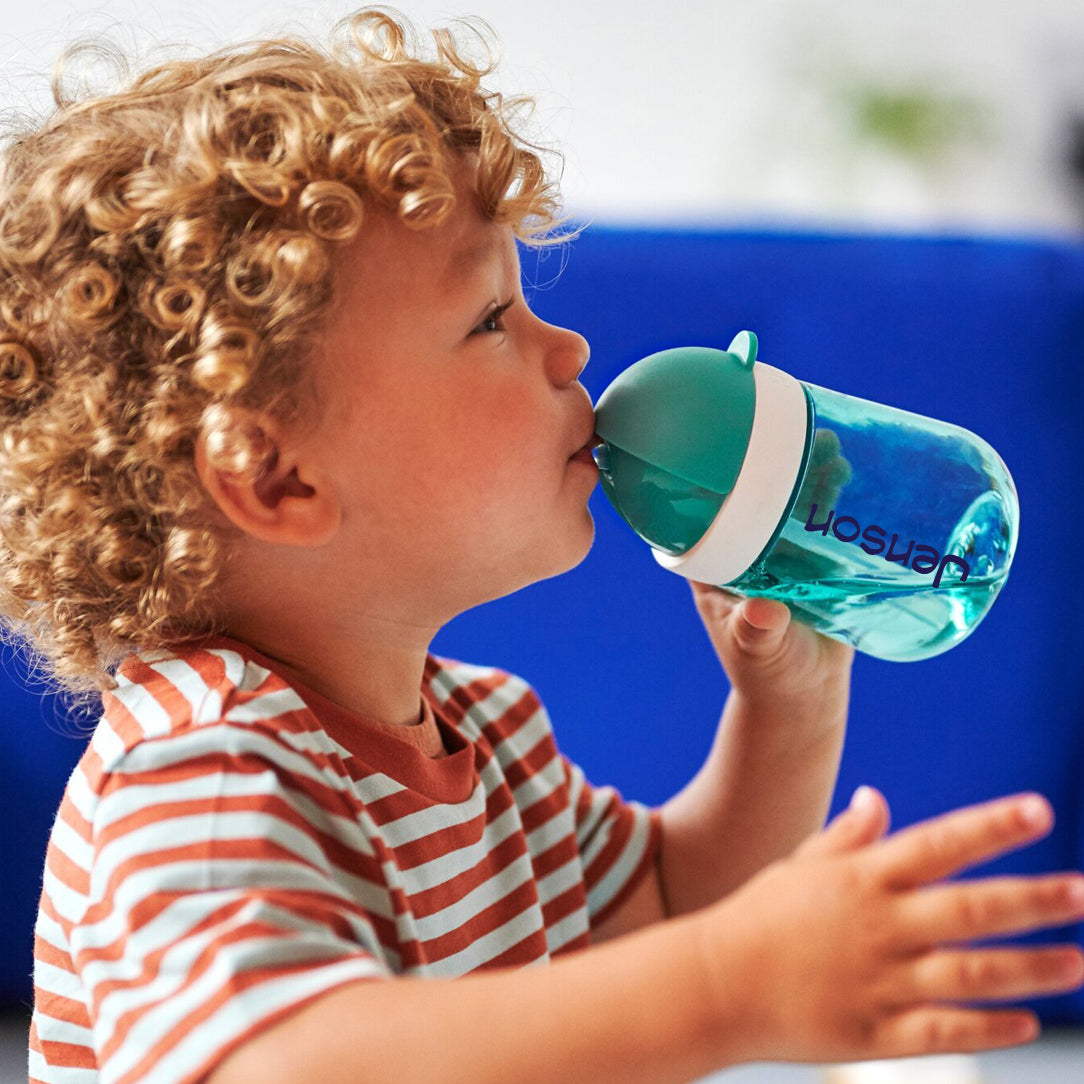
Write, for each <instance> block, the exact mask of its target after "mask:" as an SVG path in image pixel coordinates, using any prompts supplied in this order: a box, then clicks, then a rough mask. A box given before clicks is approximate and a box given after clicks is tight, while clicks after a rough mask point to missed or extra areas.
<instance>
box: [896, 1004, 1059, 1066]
mask: <svg viewBox="0 0 1084 1084" xmlns="http://www.w3.org/2000/svg"><path fill="white" fill-rule="evenodd" d="M1038 1034H1039V1018H1038V1017H1037V1016H1036V1015H1035V1013H1032V1012H1027V1011H1025V1010H1022V1009H957V1008H939V1007H936V1006H924V1007H921V1008H917V1009H911V1010H910V1011H908V1012H904V1013H900V1014H899V1015H897V1016H894V1017H891V1018H890V1019H889V1020H887V1021H885V1022H884V1024H883V1025H882V1026H881V1028H880V1029H879V1031H878V1035H877V1037H876V1040H875V1041H876V1046H877V1049H878V1051H881V1054H880V1056H881V1057H891V1058H899V1057H908V1056H914V1055H922V1054H971V1053H974V1052H976V1051H979V1050H991V1049H996V1048H997V1047H1005V1046H1016V1045H1018V1044H1019V1043H1026V1042H1030V1041H1031V1040H1032V1039H1034V1038H1035V1037H1036V1036H1037V1035H1038Z"/></svg>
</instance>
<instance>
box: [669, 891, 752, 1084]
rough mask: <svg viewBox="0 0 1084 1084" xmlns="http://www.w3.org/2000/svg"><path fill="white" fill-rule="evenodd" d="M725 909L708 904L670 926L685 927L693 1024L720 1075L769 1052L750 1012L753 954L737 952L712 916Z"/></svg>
mask: <svg viewBox="0 0 1084 1084" xmlns="http://www.w3.org/2000/svg"><path fill="white" fill-rule="evenodd" d="M727 906H728V904H727V903H720V904H713V905H711V906H710V907H706V908H703V909H701V910H699V911H694V912H692V913H691V914H688V915H686V916H683V918H682V919H680V920H671V921H672V922H677V921H685V922H687V923H688V932H687V934H686V943H687V944H688V945H689V947H690V948H691V950H692V952H691V954H692V956H693V957H694V959H693V960H692V961H691V963H690V966H689V968H688V972H687V973H688V975H689V977H690V980H691V981H692V982H693V983H694V984H695V988H696V997H697V1000H698V1001H699V1002H700V1003H701V1005H702V1006H703V1012H702V1014H701V1018H700V1021H699V1023H700V1025H701V1027H702V1039H703V1042H704V1043H705V1044H706V1045H707V1046H708V1047H709V1049H710V1051H711V1057H712V1060H713V1063H714V1064H716V1065H718V1067H719V1068H720V1069H723V1068H726V1067H728V1066H732V1065H741V1064H743V1063H746V1062H751V1061H759V1060H762V1058H761V1057H760V1055H759V1054H758V1051H760V1050H763V1049H766V1048H767V1047H768V1046H770V1043H767V1042H766V1036H765V1035H764V1034H763V1032H764V1020H763V1016H762V1014H761V1013H759V1012H758V1011H757V1008H756V989H757V985H758V984H757V982H756V973H755V968H754V967H753V966H751V965H753V964H755V962H756V960H755V957H756V953H752V954H750V953H748V952H744V951H741V948H742V946H741V945H740V944H739V941H740V938H739V937H738V936H735V934H734V933H732V932H731V931H736V930H737V925H736V924H734V925H732V924H731V923H729V922H726V920H724V919H723V918H722V916H721V915H719V914H718V911H719V909H720V908H721V907H727ZM734 917H735V918H736V917H737V916H734ZM724 930H725V933H723V935H722V936H720V934H721V931H724Z"/></svg>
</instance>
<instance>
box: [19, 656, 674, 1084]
mask: <svg viewBox="0 0 1084 1084" xmlns="http://www.w3.org/2000/svg"><path fill="white" fill-rule="evenodd" d="M118 681H119V687H118V688H117V689H115V690H114V691H113V692H112V693H107V694H106V695H105V696H104V698H103V701H104V703H103V707H104V711H103V715H102V718H101V720H100V721H99V723H98V725H97V727H96V729H95V732H94V735H93V737H92V738H91V740H90V742H89V744H88V747H87V750H86V752H85V753H84V755H83V757H82V759H81V760H80V761H79V764H78V765H77V767H76V769H75V771H74V772H73V774H72V776H71V779H70V780H69V782H68V785H67V788H66V789H65V792H64V797H63V800H62V802H61V805H60V809H59V811H58V813H57V817H56V821H55V823H54V827H53V830H52V834H51V837H50V841H49V847H48V851H47V855H46V861H45V875H44V882H43V890H42V896H41V904H40V907H39V911H38V920H37V925H36V927H35V938H34V986H35V996H34V1014H33V1019H32V1023H31V1028H30V1065H29V1070H30V1072H29V1075H30V1078H31V1080H33V1081H43V1082H49V1084H53V1082H56V1084H61V1082H62V1084H98V1082H102V1084H106V1082H108V1084H134V1082H135V1081H145V1080H146V1081H153V1082H154V1084H174V1082H176V1084H180V1082H186V1081H195V1080H198V1079H199V1078H200V1077H201V1076H203V1075H204V1074H205V1073H207V1072H209V1071H210V1070H211V1069H212V1068H213V1067H214V1066H215V1065H216V1064H217V1062H218V1061H219V1060H220V1059H221V1058H222V1057H223V1056H224V1055H225V1054H226V1053H227V1052H228V1051H229V1050H231V1049H233V1048H234V1047H236V1046H237V1045H238V1044H239V1043H241V1042H242V1041H243V1040H244V1039H245V1038H247V1037H249V1036H251V1035H252V1034H254V1033H255V1032H256V1031H257V1030H258V1029H260V1028H261V1027H263V1026H266V1025H268V1024H269V1023H270V1022H271V1021H273V1020H275V1019H277V1018H280V1017H281V1016H283V1015H284V1014H285V1013H286V1012H288V1011H290V1010H291V1009H294V1008H297V1007H299V1006H300V1005H302V1004H304V1003H305V1002H307V1001H309V1000H310V999H312V998H314V997H316V996H318V995H320V994H322V993H324V992H326V991H328V990H331V989H333V988H335V987H337V986H340V985H342V984H343V983H347V982H351V981H355V980H358V979H386V978H390V977H394V976H396V975H413V976H459V975H465V974H467V973H468V972H471V971H478V970H482V969H485V968H494V967H523V966H526V965H531V964H536V963H542V962H544V961H547V960H549V959H550V958H551V957H553V956H556V955H558V954H560V953H565V952H570V951H573V950H576V949H580V948H584V947H585V946H587V945H588V944H589V939H590V930H591V927H592V926H594V925H596V924H597V923H598V922H599V921H600V920H601V919H602V918H604V917H605V916H606V915H607V914H608V913H610V912H611V911H612V910H613V909H614V908H615V907H616V906H618V905H619V903H620V902H621V901H622V900H623V899H624V898H625V897H626V896H627V895H628V894H629V893H630V892H631V891H632V889H633V888H634V887H635V886H636V884H638V883H639V881H640V879H641V878H642V877H643V876H644V875H645V874H646V873H648V871H650V870H651V869H652V865H653V862H654V860H655V856H656V854H657V851H658V848H659V844H660V839H661V820H660V814H659V811H658V810H657V809H652V808H648V807H647V806H644V805H642V804H640V803H638V802H625V801H623V800H622V798H621V795H620V794H619V793H618V792H617V791H616V790H614V789H613V788H612V787H592V786H591V785H590V784H589V783H588V782H587V780H586V779H585V778H584V774H583V772H582V771H581V769H580V768H579V767H578V766H577V765H575V764H573V763H572V762H571V761H569V760H568V759H567V758H566V757H565V756H564V755H563V754H561V753H560V752H558V750H557V747H556V745H555V743H554V737H553V731H552V728H551V724H550V719H549V716H548V715H547V713H546V710H545V708H544V707H543V706H542V704H541V702H540V700H539V698H538V696H537V694H536V693H535V692H534V690H533V689H532V688H531V687H530V686H529V685H528V684H527V683H526V682H525V681H524V680H523V679H521V678H519V677H516V676H514V675H512V674H509V673H506V672H504V671H502V670H499V669H493V668H490V667H479V666H471V665H467V664H465V663H461V662H456V661H453V660H451V659H446V658H440V657H437V656H434V655H432V654H429V655H428V656H427V658H426V663H425V671H424V678H423V683H422V689H421V708H422V710H421V713H420V714H421V722H420V723H419V725H418V727H411V728H409V729H410V730H411V731H414V732H415V733H414V734H412V735H409V738H410V739H413V740H404V738H403V736H401V735H397V734H395V733H394V732H393V730H392V729H389V728H387V727H381V726H378V725H374V724H373V722H372V721H371V720H367V719H365V718H364V717H362V716H359V715H356V714H354V713H352V712H350V711H347V710H346V709H344V708H342V707H339V706H338V705H335V704H332V703H331V702H330V701H328V700H325V699H324V698H323V697H321V696H319V695H317V694H315V693H313V692H312V690H309V689H307V688H306V687H304V686H303V685H300V684H299V683H298V682H297V681H296V680H293V679H290V680H287V679H286V678H284V677H282V676H281V674H280V673H278V672H276V664H275V663H274V662H273V661H272V660H270V659H268V658H266V657H265V656H263V655H261V654H260V653H259V652H257V651H255V650H253V649H252V648H251V647H248V646H247V645H244V644H241V643H239V642H237V641H235V640H231V639H227V638H225V637H217V638H214V639H207V640H204V641H202V642H200V643H198V644H188V645H185V646H184V647H180V648H175V649H172V650H159V651H155V652H142V653H139V654H136V655H133V656H131V657H129V658H128V659H127V660H126V661H125V662H124V663H123V664H122V666H121V669H120V672H119V673H118ZM434 729H435V732H436V736H439V746H440V748H439V749H437V748H435V747H434V746H429V747H427V740H426V738H425V731H428V733H429V738H430V739H432V738H434V736H435V735H434Z"/></svg>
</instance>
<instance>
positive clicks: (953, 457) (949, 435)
mask: <svg viewBox="0 0 1084 1084" xmlns="http://www.w3.org/2000/svg"><path fill="white" fill-rule="evenodd" d="M803 386H804V388H805V390H806V393H807V396H808V397H809V399H810V401H811V402H812V404H813V409H814V416H815V423H814V431H813V442H812V445H811V449H810V453H809V455H808V456H807V462H806V468H805V476H804V478H803V480H802V482H801V485H800V486H799V487H798V491H797V494H796V496H795V498H794V503H793V506H792V508H791V509H790V511H789V513H788V515H787V516H786V518H785V519H784V521H783V524H782V527H781V529H778V530H777V533H776V537H775V538H773V539H772V540H771V541H770V542H769V544H768V546H767V547H765V550H764V552H763V553H762V554H761V555H760V556H759V557H758V559H757V560H756V562H754V564H753V566H752V567H751V568H750V569H748V570H747V571H746V572H745V573H744V574H743V575H741V576H739V577H738V578H737V579H736V580H733V581H731V582H730V583H727V584H723V585H722V586H725V587H726V588H727V590H732V591H735V592H736V593H738V594H741V595H751V596H752V595H756V596H762V597H765V598H777V599H780V600H782V601H783V602H785V603H786V604H787V606H788V608H789V609H790V611H791V613H792V615H793V616H794V617H795V619H796V620H799V621H802V622H804V623H805V624H807V625H810V626H812V627H813V628H814V629H816V630H817V631H818V632H821V633H823V634H824V635H825V636H830V637H832V638H834V639H837V640H841V641H843V642H845V643H849V644H851V645H852V646H853V647H854V648H855V649H856V650H859V651H862V652H865V653H866V654H868V655H873V656H876V657H877V658H881V659H886V660H890V661H895V662H912V661H916V660H918V659H926V658H930V657H932V656H934V655H939V654H941V653H942V652H944V651H947V650H948V649H949V648H951V647H954V646H955V645H956V644H958V643H959V642H960V641H961V640H963V639H964V638H965V637H966V636H968V635H970V633H972V632H973V631H974V630H975V628H976V627H977V625H978V624H979V622H980V621H981V620H982V618H983V617H984V616H985V615H986V613H987V612H988V611H989V609H990V607H991V605H992V604H993V601H994V599H995V598H996V597H997V594H998V592H999V591H1000V590H1001V588H1002V586H1003V585H1004V583H1005V579H1006V577H1007V576H1008V573H1009V566H1010V564H1011V563H1012V557H1013V553H1014V551H1015V549H1016V541H1017V534H1018V523H1019V503H1018V500H1017V495H1016V488H1015V486H1014V485H1013V481H1012V478H1011V476H1010V475H1009V472H1008V469H1007V468H1006V467H1005V464H1004V463H1003V462H1002V460H1001V458H1000V457H999V456H998V455H997V453H996V452H995V451H994V450H993V449H992V448H991V447H990V446H989V445H988V444H986V443H985V442H984V441H982V440H980V439H979V438H978V437H976V436H975V434H973V433H970V432H968V431H967V430H965V429H961V428H959V427H958V426H953V425H948V424H946V423H944V422H939V421H936V420H934V419H932V418H925V417H922V416H920V415H917V414H912V413H910V412H907V411H901V410H894V409H892V408H890V407H885V406H882V405H881V404H878V403H872V402H869V401H867V400H862V399H855V398H853V397H851V396H845V395H840V394H838V393H836V392H832V391H829V390H828V389H825V388H819V387H816V386H815V385H809V384H804V383H803ZM814 506H815V511H814V510H813V509H814ZM960 509H965V511H964V512H963V514H962V515H961V514H960ZM830 511H831V512H833V513H834V517H833V521H832V525H831V526H830V527H829V528H828V530H827V532H826V533H824V532H822V531H821V530H820V529H817V530H812V531H810V530H807V529H806V527H807V524H809V525H812V524H818V525H820V524H823V523H824V522H825V520H826V518H827V517H828V513H829V512H830ZM844 516H846V517H850V518H851V520H854V521H856V522H855V523H854V524H852V522H851V521H850V520H846V521H844V523H842V524H839V526H840V534H842V535H843V536H844V537H845V538H850V537H851V535H853V534H856V533H857V532H858V531H859V530H861V531H863V532H864V531H865V530H866V529H867V528H868V527H870V526H871V525H877V526H879V527H881V528H882V529H883V532H884V535H883V537H884V548H883V549H882V550H881V552H880V553H878V554H870V553H868V552H866V550H864V549H863V548H862V545H861V544H862V543H863V541H865V542H866V544H867V545H868V546H869V548H871V549H876V548H877V545H876V540H875V537H867V536H865V534H864V533H861V534H858V537H857V538H856V540H855V541H843V540H841V538H840V537H839V536H838V535H837V534H836V533H835V530H834V528H835V526H836V523H837V521H838V520H839V518H840V517H844ZM890 544H891V546H892V552H893V553H894V554H896V555H901V554H908V548H909V546H910V547H912V548H911V550H910V553H909V555H908V556H907V557H906V558H905V560H904V561H888V560H886V559H885V555H886V554H887V553H888V552H889V548H890ZM919 546H924V547H927V549H926V550H922V551H919V550H918V549H917V547H919ZM930 551H936V553H937V555H938V559H939V561H940V559H941V558H943V557H944V556H945V555H946V554H949V555H952V556H955V557H959V558H960V559H961V560H963V561H965V562H966V563H967V565H968V571H967V575H966V579H964V578H963V577H964V570H963V569H961V568H960V567H959V566H958V565H956V564H954V563H949V564H946V565H945V566H944V568H943V570H942V572H941V576H940V581H939V583H938V586H936V587H934V586H933V582H934V579H935V578H937V574H938V569H937V567H935V568H934V569H933V571H932V572H919V571H916V570H915V569H913V568H912V567H910V565H911V563H912V561H913V560H914V557H915V555H916V553H919V552H921V553H923V554H925V555H926V556H927V558H928V555H929V552H930ZM926 564H927V565H928V564H929V560H928V559H927V561H926ZM920 567H923V566H922V562H920Z"/></svg>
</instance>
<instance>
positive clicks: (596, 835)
mask: <svg viewBox="0 0 1084 1084" xmlns="http://www.w3.org/2000/svg"><path fill="white" fill-rule="evenodd" d="M595 793H596V794H599V793H602V792H601V791H596V792H595ZM600 804H601V803H598V802H596V803H595V804H594V806H593V807H592V808H594V809H598V808H599V806H600ZM614 820H615V818H614V817H607V818H606V819H605V820H604V821H601V822H599V824H598V826H597V827H596V828H595V829H594V831H592V832H591V834H590V836H589V837H588V838H587V839H586V840H584V841H583V842H582V843H581V844H580V855H581V856H582V858H583V868H584V869H588V868H590V866H591V863H592V862H594V860H595V859H596V858H597V857H598V854H599V852H600V851H601V850H602V848H603V847H605V846H606V844H607V843H609V841H610V834H611V833H612V832H613V827H614Z"/></svg>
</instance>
